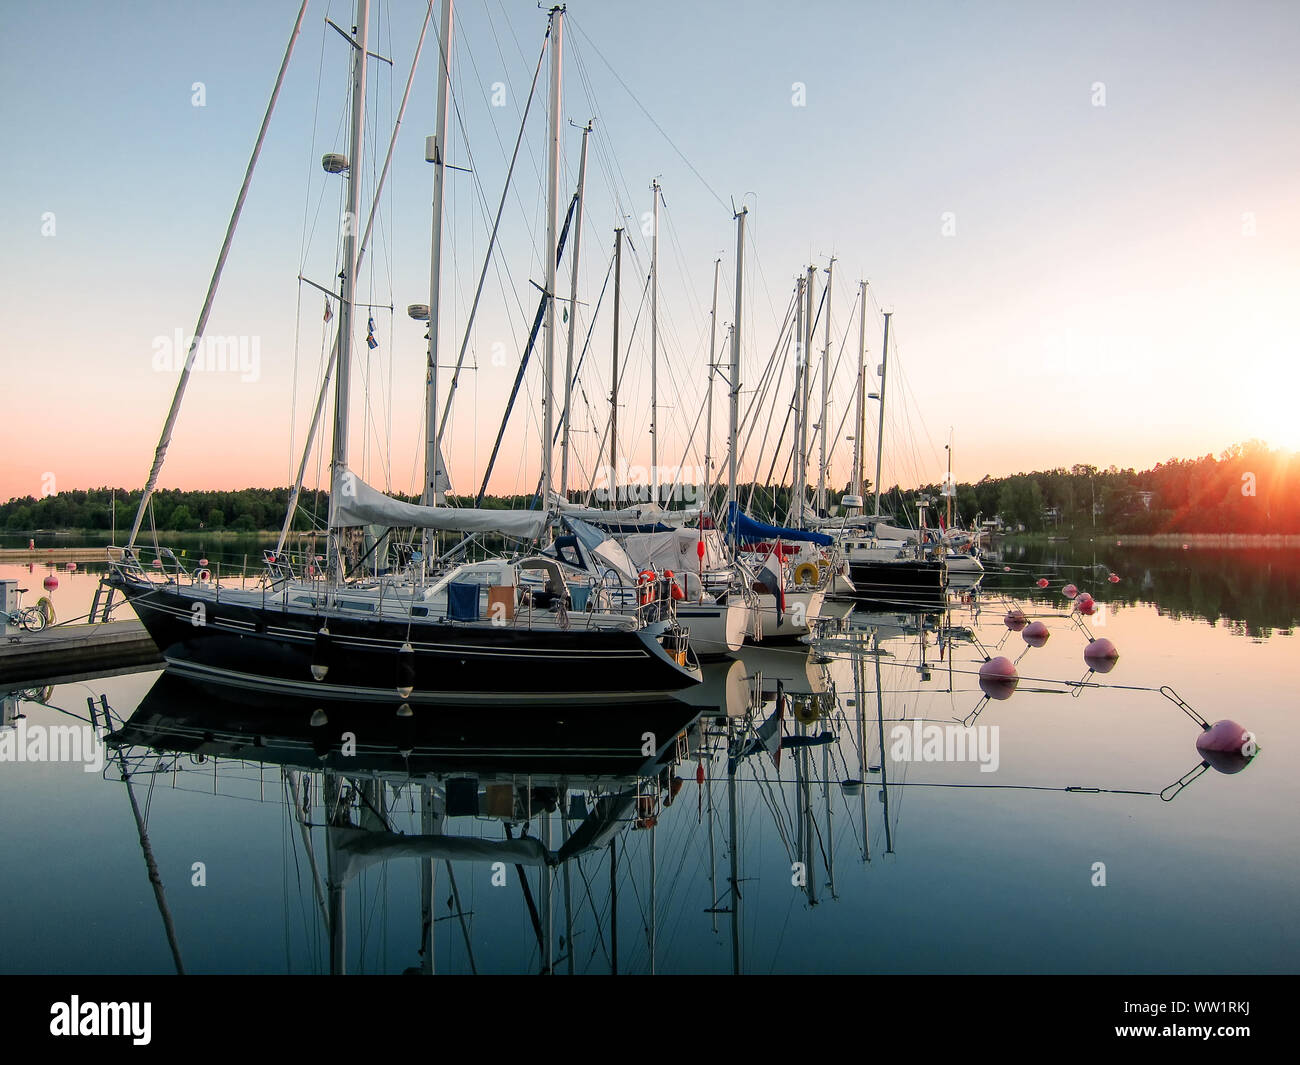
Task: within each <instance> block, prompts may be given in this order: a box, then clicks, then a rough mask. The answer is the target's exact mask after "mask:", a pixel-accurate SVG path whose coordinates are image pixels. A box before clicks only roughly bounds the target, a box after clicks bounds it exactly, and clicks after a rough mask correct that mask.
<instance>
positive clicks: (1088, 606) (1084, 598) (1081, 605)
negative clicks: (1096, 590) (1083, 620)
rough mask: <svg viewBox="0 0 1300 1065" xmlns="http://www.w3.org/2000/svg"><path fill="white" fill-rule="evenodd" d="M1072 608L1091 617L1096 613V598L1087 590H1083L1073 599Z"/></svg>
mask: <svg viewBox="0 0 1300 1065" xmlns="http://www.w3.org/2000/svg"><path fill="white" fill-rule="evenodd" d="M1074 609H1075V610H1077V611H1078V612H1079V613H1080V614H1084V615H1086V616H1087V617H1092V615H1093V614H1095V613H1097V600H1095V599H1094V598H1093V597H1092V596H1090V595H1089V594H1088V593H1087V592H1084V593H1083V595H1081V596H1079V598H1078V599H1076V600H1075V602H1074Z"/></svg>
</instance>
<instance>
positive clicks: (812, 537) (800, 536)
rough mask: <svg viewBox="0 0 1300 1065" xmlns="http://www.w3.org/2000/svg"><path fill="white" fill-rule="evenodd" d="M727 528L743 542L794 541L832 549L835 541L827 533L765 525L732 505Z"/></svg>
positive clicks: (730, 505) (728, 512)
mask: <svg viewBox="0 0 1300 1065" xmlns="http://www.w3.org/2000/svg"><path fill="white" fill-rule="evenodd" d="M727 526H728V528H729V529H730V530H731V532H732V534H733V535H735V536H736V537H737V538H738V539H741V540H776V539H781V540H794V541H797V542H800V543H809V544H820V545H821V546H822V547H830V545H831V544H833V543H834V542H835V541H834V540H833V539H832V538H831V537H829V536H827V535H826V534H825V533H819V532H805V531H804V530H802V529H783V528H781V527H780V526H779V525H765V524H764V523H763V522H761V521H755V520H754V519H753V518H751V517H749V516H748V515H745V514H742V513H740V508H739V507H737V506H736V504H735V503H731V504H729V505H728V508H727Z"/></svg>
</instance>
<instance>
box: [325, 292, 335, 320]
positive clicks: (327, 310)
mask: <svg viewBox="0 0 1300 1065" xmlns="http://www.w3.org/2000/svg"><path fill="white" fill-rule="evenodd" d="M333 317H334V312H333V311H332V310H330V300H329V297H328V296H326V297H325V321H327V322H328V321H329V320H330V319H331V318H333Z"/></svg>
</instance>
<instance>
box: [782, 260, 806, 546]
mask: <svg viewBox="0 0 1300 1065" xmlns="http://www.w3.org/2000/svg"><path fill="white" fill-rule="evenodd" d="M803 286H804V279H803V275H802V274H801V275H800V276H799V277H798V278H796V279H795V286H794V288H795V294H794V307H795V310H794V335H795V342H794V346H795V360H794V454H795V458H794V477H793V478H792V479H791V486H790V506H789V508H788V513H787V518H788V519H789V520H790V521H792V522H793V521H794V515H795V500H796V499H798V498H799V495H800V492H801V488H800V476H799V453H800V451H801V450H802V449H803V444H802V443H801V440H802V435H803V405H802V401H801V400H800V397H801V396H802V395H803V375H804V371H805V369H806V368H807V362H808V359H807V353H806V352H805V350H804V346H803V314H804V305H805V300H804V297H803Z"/></svg>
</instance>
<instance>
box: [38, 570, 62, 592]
mask: <svg viewBox="0 0 1300 1065" xmlns="http://www.w3.org/2000/svg"><path fill="white" fill-rule="evenodd" d="M41 583H43V584H44V585H45V590H46V591H47V592H52V591H54V589H55V588H57V587H58V586H59V578H58V577H56V576H54V574H53V573H51V574H50V575H49V576H48V577H46V578H45V580H44V581H42V582H41Z"/></svg>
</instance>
